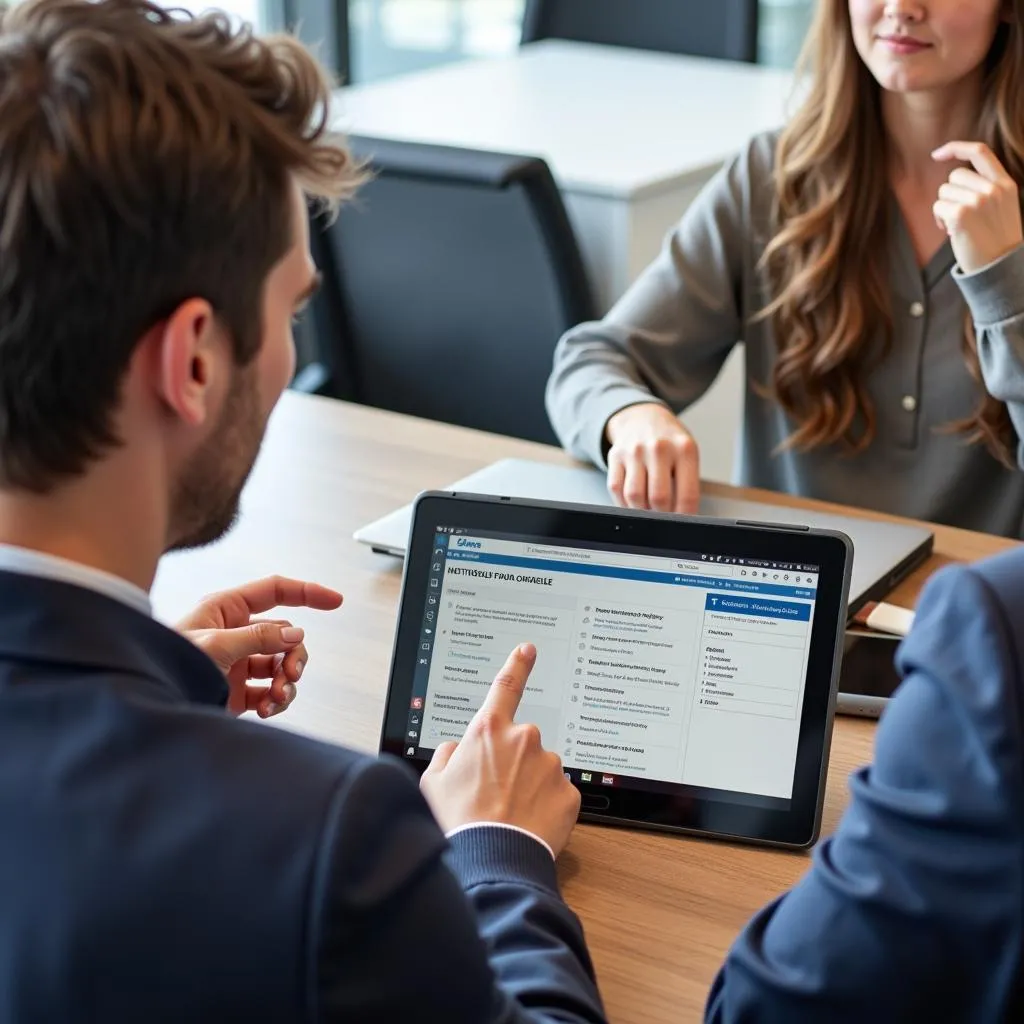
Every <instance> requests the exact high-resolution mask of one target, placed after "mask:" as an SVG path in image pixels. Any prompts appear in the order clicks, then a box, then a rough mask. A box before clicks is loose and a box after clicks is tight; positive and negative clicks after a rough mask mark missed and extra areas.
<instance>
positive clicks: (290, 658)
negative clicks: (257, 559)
mask: <svg viewBox="0 0 1024 1024" xmlns="http://www.w3.org/2000/svg"><path fill="white" fill-rule="evenodd" d="M341 600H342V598H341V594H339V593H338V592H337V591H336V590H330V589H328V588H327V587H322V586H320V584H319V583H306V582H304V581H302V580H291V579H286V578H284V577H282V576H268V577H267V578H266V579H262V580H256V581H255V582H254V583H246V584H244V585H243V586H241V587H235V588H234V589H232V590H223V591H221V592H220V593H219V594H211V595H210V596H209V597H208V598H206V599H205V600H204V601H203V603H202V604H201V605H199V607H198V608H196V609H195V611H193V612H192V613H191V614H190V615H188V616H186V617H185V618H184V619H182V621H181V622H179V623H178V627H177V628H178V632H179V633H181V634H182V635H183V636H185V637H187V638H188V639H189V640H191V641H192V642H193V643H194V644H195V645H196V646H197V647H198V648H200V650H202V651H203V652H204V653H205V654H207V655H208V656H209V658H210V659H211V660H212V661H213V662H214V663H215V664H216V665H217V667H218V668H219V669H220V670H221V672H223V673H224V676H225V678H226V679H227V681H228V705H227V707H228V711H230V712H231V713H232V714H235V715H240V714H242V713H243V712H244V711H255V712H256V713H257V714H258V715H259V716H260V718H269V717H270V716H271V715H276V714H278V713H280V712H281V711H284V709H285V708H287V707H288V705H289V704H291V702H292V701H293V700H294V699H295V684H296V683H297V682H298V681H299V677H300V676H301V675H302V670H303V669H304V668H305V667H306V662H307V661H308V660H309V652H308V651H307V650H306V645H305V644H304V643H303V642H302V641H303V636H304V634H303V631H302V630H301V629H300V628H299V627H298V626H293V625H292V624H291V623H290V622H288V621H287V620H285V619H254V618H253V615H258V614H259V613H260V612H265V611H269V610H270V609H271V608H276V607H278V606H285V605H287V606H289V607H292V608H300V607H301V608H319V609H321V610H324V611H330V610H331V609H333V608H337V607H338V606H339V605H340V604H341ZM253 679H260V680H263V679H269V680H270V683H269V685H268V684H259V685H256V686H252V685H250V680H253Z"/></svg>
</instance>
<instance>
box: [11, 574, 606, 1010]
mask: <svg viewBox="0 0 1024 1024" xmlns="http://www.w3.org/2000/svg"><path fill="white" fill-rule="evenodd" d="M225 698H226V689H225V683H224V680H223V678H222V676H221V675H220V673H219V672H218V671H217V669H216V668H215V666H214V665H213V663H212V662H211V661H210V660H209V659H208V658H207V657H206V656H205V655H204V654H202V653H201V652H200V651H199V650H198V649H197V648H195V647H194V646H193V645H192V644H191V643H189V642H188V641H187V640H185V639H183V638H182V637H180V636H179V635H177V634H176V633H174V632H173V631H172V630H169V629H167V628H165V627H164V626H162V625H160V624H159V623H157V622H154V621H153V620H151V619H149V618H147V617H146V616H144V615H142V614H140V613H139V612H137V611H135V610H133V609H131V608H129V607H127V606H125V605H122V604H121V603H119V602H117V601H114V600H112V599H110V598H107V597H104V596H102V595H99V594H96V593H93V592H92V591H89V590H84V589H81V588H79V587H76V586H73V585H70V584H66V583H59V582H53V581H50V580H44V579H39V578H35V577H30V576H23V575H19V574H13V573H8V572H0V1024H30V1022H32V1024H35V1022H43V1021H46V1022H49V1021H61V1022H62V1024H76V1022H85V1021H97V1022H104V1024H117V1022H121V1021H130V1022H132V1024H138V1022H143V1021H144V1022H146V1024H161V1022H165V1021H166V1022H168V1024H186V1022H187V1024H203V1022H217V1024H226V1022H231V1021H245V1022H247V1024H257V1022H261V1021H266V1022H271V1021H272V1022H274V1024H285V1022H291V1021H352V1022H356V1021H412V1020H415V1021H425V1022H431V1024H432V1022H435V1021H436V1022H442V1021H443V1022H446V1024H459V1022H465V1024H487V1022H502V1024H513V1022H519V1024H525V1022H528V1021H537V1022H539V1021H553V1020H558V1021H562V1022H577V1021H602V1020H603V1019H604V1016H603V1011H602V1009H601V1003H600V1000H599V997H598V994H597V989H596V987H595V984H594V976H593V970H592V967H591V964H590V961H589V958H588V955H587V950H586V946H585V944H584V940H583V934H582V931H581V928H580V925H579V922H578V921H577V920H576V918H575V916H574V915H573V914H572V913H571V912H570V911H569V910H568V908H567V907H566V906H565V904H564V903H563V902H562V900H561V898H560V897H559V894H558V888H557V883H556V878H555V869H554V865H553V864H552V862H551V858H550V856H549V854H548V853H547V851H545V850H544V849H543V848H542V847H541V846H540V845H539V844H537V843H536V842H534V841H533V840H531V839H529V838H527V837H524V836H522V835H519V834H517V833H514V832H511V831H508V830H499V829H473V830H469V831H467V832H464V833H462V834H460V835H458V836H456V837H455V838H454V839H453V840H452V842H451V844H450V845H449V844H448V843H446V841H445V839H444V837H443V836H442V835H441V833H440V831H439V830H438V827H437V825H436V824H435V823H434V820H433V818H432V817H431V815H430V812H429V810H428V809H427V806H426V804H425V803H424V801H423V799H422V798H421V796H420V794H419V790H418V788H417V786H416V784H415V782H414V780H413V779H412V778H411V777H410V776H409V774H407V772H406V770H405V769H404V768H402V767H400V766H399V765H398V764H397V763H394V762H388V761H378V760H375V759H370V758H367V757H363V756H360V755H358V754H355V753H352V752H350V751H347V750H343V749H341V748H337V747H332V746H329V745H326V744H321V743H316V742H313V741H311V740H308V739H305V738H302V737H299V736H295V735H292V734H290V733H288V732H286V731H284V730H281V729H273V728H267V727H264V726H260V725H257V724H254V723H248V722H245V721H236V720H234V719H232V718H230V717H229V716H228V715H227V714H226V712H225V711H224V710H222V708H223V704H224V701H225Z"/></svg>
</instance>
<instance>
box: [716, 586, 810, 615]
mask: <svg viewBox="0 0 1024 1024" xmlns="http://www.w3.org/2000/svg"><path fill="white" fill-rule="evenodd" d="M775 589H776V590H777V589H778V588H777V587H776V588H775ZM704 610H705V611H708V612H720V613H721V614H722V615H759V616H762V617H764V618H771V619H788V620H789V621H790V622H810V620H811V606H810V605H809V604H788V603H787V602H785V601H763V600H761V599H760V598H756V597H733V596H732V594H708V596H707V600H705V602H704Z"/></svg>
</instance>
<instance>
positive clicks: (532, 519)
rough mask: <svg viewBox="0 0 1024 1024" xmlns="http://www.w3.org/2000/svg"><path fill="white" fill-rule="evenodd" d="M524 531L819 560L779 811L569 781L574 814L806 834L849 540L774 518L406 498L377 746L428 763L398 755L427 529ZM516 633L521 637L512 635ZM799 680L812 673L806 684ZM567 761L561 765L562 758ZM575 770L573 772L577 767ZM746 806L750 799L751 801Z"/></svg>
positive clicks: (829, 709) (828, 722)
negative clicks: (576, 802) (408, 521)
mask: <svg viewBox="0 0 1024 1024" xmlns="http://www.w3.org/2000/svg"><path fill="white" fill-rule="evenodd" d="M440 526H444V527H454V528H456V529H466V530H481V531H488V532H497V533H509V534H520V535H529V536H535V537H537V538H539V539H540V538H542V539H544V540H547V541H549V542H553V543H565V544H572V543H573V542H587V541H590V542H594V543H602V544H621V545H623V546H625V547H630V548H641V549H651V550H650V553H651V554H657V555H664V554H665V553H666V552H668V553H671V552H673V551H677V552H687V551H691V552H692V551H702V550H706V551H714V552H716V553H719V554H721V555H722V556H724V557H737V558H758V559H765V560H768V561H778V562H790V563H793V562H795V563H807V564H815V565H818V566H819V567H820V573H819V583H818V588H817V596H816V608H815V614H814V620H813V625H812V632H811V645H810V651H809V655H808V672H807V680H808V682H807V683H806V684H805V697H804V705H803V713H802V716H801V723H800V739H799V741H798V747H797V760H796V767H795V770H794V785H793V797H792V799H791V800H790V801H789V808H788V809H786V810H782V809H775V808H766V807H758V806H753V805H750V804H744V803H742V802H736V795H735V794H733V795H732V796H731V797H725V796H719V795H717V791H714V790H697V789H695V788H694V787H689V786H686V785H683V784H679V785H678V786H676V785H675V784H663V785H665V786H669V785H671V786H672V792H667V793H666V792H645V791H642V790H635V789H629V788H621V789H617V788H608V787H603V786H601V785H600V784H599V783H598V782H596V781H595V782H592V783H589V784H587V783H582V782H580V781H579V780H578V778H574V780H573V781H574V784H576V785H577V788H578V789H579V790H580V792H581V794H582V801H583V809H582V812H581V815H580V817H581V818H582V819H584V820H590V821H599V822H604V823H610V824H620V825H629V826H633V827H639V828H645V829H658V830H665V831H672V832H682V833H686V834H696V835H702V836H713V837H719V838H727V839H732V840H742V841H749V842H755V843H762V844H768V845H773V846H785V847H797V848H803V847H807V846H810V845H812V844H813V843H814V842H815V841H816V840H817V838H818V833H819V830H820V824H821V811H822V805H823V802H824V794H825V778H826V774H827V769H828V754H829V747H830V743H831V735H832V722H833V718H834V715H835V702H836V686H837V680H838V676H839V666H840V661H841V657H842V643H841V639H842V636H843V630H844V626H845V622H846V606H847V597H848V593H849V586H850V567H851V563H852V559H853V547H852V544H851V542H850V540H849V538H848V537H846V536H845V535H844V534H841V533H837V532H832V531H824V530H811V529H808V528H807V527H801V526H793V527H791V528H790V527H782V526H779V525H778V524H753V523H740V522H732V521H727V520H715V519H704V518H699V517H685V518H684V517H680V516H672V515H664V514H659V513H653V512H638V511H634V510H626V509H614V508H600V507H597V506H590V505H572V504H566V503H562V502H542V501H532V500H524V499H516V498H504V497H494V496H488V495H472V494H462V493H456V492H441V491H430V492H426V493H424V494H422V495H420V496H419V498H418V499H417V500H416V502H415V504H414V507H413V517H412V526H411V532H410V538H409V546H408V554H407V557H406V560H405V572H404V576H403V580H402V594H401V600H400V605H399V617H398V625H397V628H396V632H395V644H394V650H393V654H392V660H391V671H390V677H389V680H388V694H387V701H386V705H385V715H384V723H383V728H382V733H381V742H380V749H381V752H382V753H388V754H393V755H395V756H398V757H400V758H401V759H402V761H403V762H404V763H406V764H408V765H409V766H411V767H413V768H414V769H415V770H416V771H419V772H422V771H423V769H424V768H425V767H426V765H427V763H428V761H427V760H425V759H423V758H413V757H408V756H406V755H405V754H404V750H405V730H406V728H407V724H406V723H407V717H408V713H409V705H410V700H411V696H412V688H413V677H414V675H415V667H416V659H417V657H418V654H419V650H418V648H419V639H420V628H419V624H420V622H421V620H422V615H423V610H424V603H425V601H426V597H427V593H428V576H429V573H430V566H431V561H432V558H433V551H434V538H435V535H436V530H437V528H438V527H440ZM523 639H524V640H528V639H529V638H528V637H524V638H523ZM811 680H820V682H819V683H818V685H812V683H811V682H810V681H811ZM568 767H570V768H572V766H571V765H570V766H568ZM578 774H579V773H578V771H577V772H573V775H574V776H578ZM755 803H756V801H755Z"/></svg>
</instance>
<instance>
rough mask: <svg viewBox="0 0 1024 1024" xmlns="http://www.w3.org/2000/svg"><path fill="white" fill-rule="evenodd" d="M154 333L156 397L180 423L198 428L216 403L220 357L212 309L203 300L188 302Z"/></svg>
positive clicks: (220, 348) (217, 334)
mask: <svg viewBox="0 0 1024 1024" xmlns="http://www.w3.org/2000/svg"><path fill="white" fill-rule="evenodd" d="M157 330H158V331H159V332H160V334H159V337H158V338H157V339H156V341H157V345H158V350H159V356H158V364H157V365H158V391H159V394H160V397H161V398H162V399H163V401H164V403H165V404H166V405H167V406H168V408H169V409H170V410H171V411H172V412H173V413H174V414H175V415H177V417H178V418H179V419H180V420H181V421H182V422H183V423H186V424H187V425H189V426H193V427H196V426H201V425H202V424H203V423H205V422H206V419H207V417H208V416H209V415H210V411H211V408H212V405H213V403H215V402H216V398H215V397H214V396H215V395H216V392H217V391H218V390H219V384H220V382H219V380H218V370H219V368H220V361H221V359H222V358H223V352H222V342H223V338H222V336H221V332H220V331H219V330H218V326H217V320H216V317H215V316H214V313H213V308H212V307H211V306H210V304H209V302H207V301H206V300H205V299H189V300H187V301H186V302H183V303H182V304H181V305H180V306H179V307H178V308H177V309H176V310H175V311H174V312H173V313H172V314H171V315H170V316H169V317H168V318H167V319H166V320H165V321H164V322H163V324H162V326H161V327H159V328H157Z"/></svg>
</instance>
